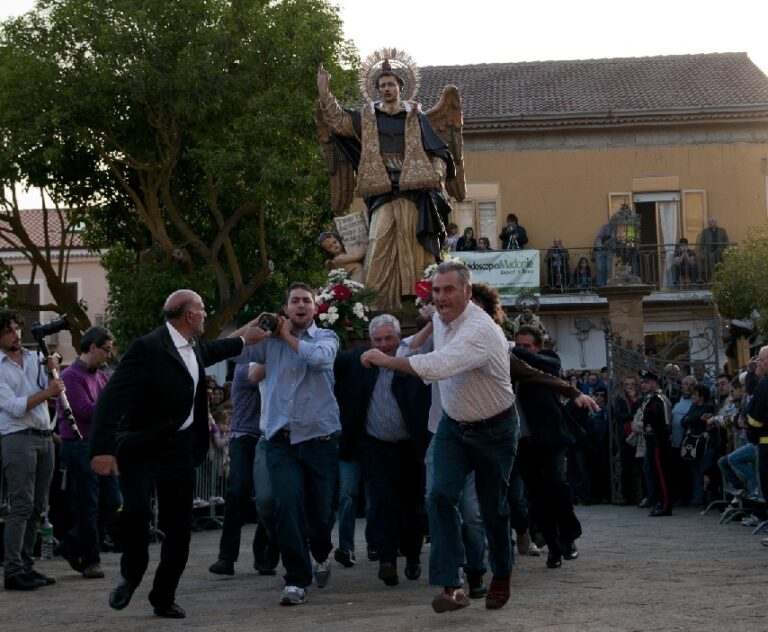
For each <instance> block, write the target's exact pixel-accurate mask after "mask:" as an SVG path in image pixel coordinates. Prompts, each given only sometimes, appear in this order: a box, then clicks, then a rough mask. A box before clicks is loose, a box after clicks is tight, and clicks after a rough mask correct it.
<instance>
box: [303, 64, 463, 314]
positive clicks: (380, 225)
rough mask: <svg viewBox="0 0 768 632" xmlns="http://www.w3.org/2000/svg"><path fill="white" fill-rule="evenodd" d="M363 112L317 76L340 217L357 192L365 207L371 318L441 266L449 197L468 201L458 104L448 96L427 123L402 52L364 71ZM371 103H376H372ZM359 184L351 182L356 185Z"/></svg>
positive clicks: (321, 130)
mask: <svg viewBox="0 0 768 632" xmlns="http://www.w3.org/2000/svg"><path fill="white" fill-rule="evenodd" d="M363 66H364V68H363V71H362V72H361V87H362V89H363V92H364V94H365V95H366V97H367V98H368V101H369V103H368V106H367V107H365V108H363V109H362V110H352V109H345V108H342V107H341V106H340V105H339V103H338V101H337V100H336V98H335V97H334V96H333V95H332V94H331V92H330V90H329V82H330V74H329V73H328V72H327V71H326V70H325V69H324V68H323V67H322V66H320V68H319V69H318V71H317V87H318V92H319V96H320V102H319V105H318V109H317V114H318V117H317V123H318V134H319V136H320V138H321V140H322V141H323V142H324V143H325V153H326V159H327V161H328V166H329V172H330V173H331V187H332V196H331V197H332V204H333V207H334V212H337V213H340V212H345V211H346V209H347V208H348V207H349V204H350V203H351V201H352V196H353V192H352V189H351V187H350V186H348V183H349V182H350V178H352V179H353V180H354V181H356V183H355V189H354V195H357V196H359V197H362V198H363V199H364V201H365V204H366V207H367V209H368V213H369V219H370V229H369V235H368V247H367V251H366V256H365V262H364V272H365V285H366V286H367V287H374V288H376V289H377V290H378V294H377V297H376V299H375V301H374V303H373V305H372V308H373V309H377V310H391V309H398V308H400V307H401V299H402V297H403V296H407V295H411V294H413V286H414V283H415V282H416V281H417V280H419V279H421V275H422V272H423V270H424V268H425V267H426V266H427V265H430V264H432V263H435V262H436V261H440V243H441V240H442V239H444V238H445V225H446V220H447V217H448V214H449V213H450V211H451V206H450V204H449V203H448V199H447V195H446V191H447V193H448V194H450V195H451V196H452V197H454V198H455V199H457V200H459V201H461V200H463V199H464V197H465V195H466V192H465V185H464V169H463V162H462V149H461V145H462V140H461V125H462V119H461V100H460V99H459V93H458V90H457V88H456V87H455V86H446V88H445V89H444V91H443V96H442V98H441V100H440V102H439V103H438V105H437V106H435V107H434V108H432V109H431V110H430V111H428V112H427V113H426V114H425V113H424V112H422V110H421V106H420V104H419V103H417V102H415V101H413V100H412V99H413V97H415V95H416V92H417V90H418V85H419V78H418V68H416V66H415V64H413V62H412V60H411V59H410V58H409V57H408V56H406V55H404V54H403V53H402V51H397V50H393V49H384V50H382V51H377V52H376V53H374V54H373V55H371V56H370V57H369V58H368V59H367V60H366V62H365V63H364V64H363ZM374 95H375V96H374ZM353 174H354V175H353Z"/></svg>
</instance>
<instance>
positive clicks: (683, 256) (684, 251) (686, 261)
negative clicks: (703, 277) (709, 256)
mask: <svg viewBox="0 0 768 632" xmlns="http://www.w3.org/2000/svg"><path fill="white" fill-rule="evenodd" d="M672 278H673V280H674V282H675V285H676V286H683V287H685V286H687V285H690V284H691V283H697V282H698V280H699V263H698V260H697V257H696V253H695V252H694V251H693V249H692V248H690V247H689V246H688V240H687V239H686V238H685V237H681V238H680V240H679V241H678V242H677V246H675V252H674V254H673V255H672Z"/></svg>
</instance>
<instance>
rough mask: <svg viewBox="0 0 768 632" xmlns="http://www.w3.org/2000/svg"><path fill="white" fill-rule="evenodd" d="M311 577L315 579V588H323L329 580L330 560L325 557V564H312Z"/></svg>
mask: <svg viewBox="0 0 768 632" xmlns="http://www.w3.org/2000/svg"><path fill="white" fill-rule="evenodd" d="M312 575H314V577H315V586H317V587H318V588H322V587H323V586H325V585H326V584H327V583H328V580H329V579H330V578H331V558H330V557H327V558H326V560H325V562H313V563H312Z"/></svg>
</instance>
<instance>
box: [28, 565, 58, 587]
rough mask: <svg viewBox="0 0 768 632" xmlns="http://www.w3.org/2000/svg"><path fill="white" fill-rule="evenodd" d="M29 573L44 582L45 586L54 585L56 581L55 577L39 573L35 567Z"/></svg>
mask: <svg viewBox="0 0 768 632" xmlns="http://www.w3.org/2000/svg"><path fill="white" fill-rule="evenodd" d="M27 575H29V576H30V577H34V578H35V579H39V580H41V581H42V582H44V585H45V586H53V585H54V584H55V583H56V578H55V577H51V576H49V575H43V574H42V573H38V572H37V571H36V570H35V569H34V568H33V569H31V570H30V571H29V572H27Z"/></svg>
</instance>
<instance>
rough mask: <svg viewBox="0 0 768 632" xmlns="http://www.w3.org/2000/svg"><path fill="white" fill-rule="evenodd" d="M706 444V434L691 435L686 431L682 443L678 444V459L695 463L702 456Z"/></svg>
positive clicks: (707, 435) (705, 449)
mask: <svg viewBox="0 0 768 632" xmlns="http://www.w3.org/2000/svg"><path fill="white" fill-rule="evenodd" d="M708 443H709V433H708V432H701V433H699V434H693V433H692V432H691V431H690V430H688V431H686V433H685V435H684V436H683V442H682V443H681V444H680V458H682V459H683V460H684V461H697V460H698V459H700V458H701V457H703V456H704V452H706V451H707V444H708Z"/></svg>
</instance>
